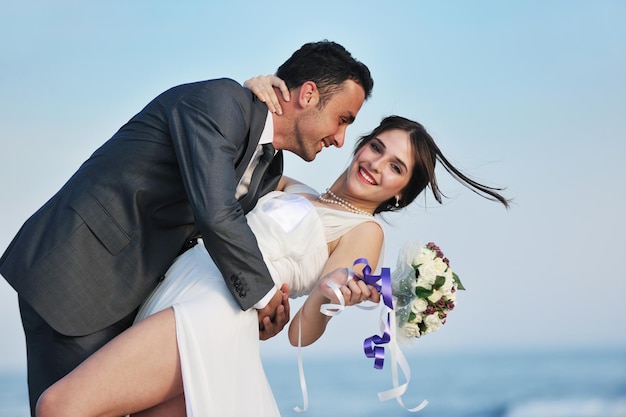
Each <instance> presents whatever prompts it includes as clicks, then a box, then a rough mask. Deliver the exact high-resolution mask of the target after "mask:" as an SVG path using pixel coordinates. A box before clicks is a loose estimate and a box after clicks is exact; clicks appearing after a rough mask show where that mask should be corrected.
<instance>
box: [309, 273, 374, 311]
mask: <svg viewBox="0 0 626 417" xmlns="http://www.w3.org/2000/svg"><path fill="white" fill-rule="evenodd" d="M329 280H330V281H333V282H334V283H335V284H337V285H339V286H340V287H339V291H340V292H341V294H342V295H343V298H344V302H345V305H346V306H353V305H355V304H359V303H362V302H363V301H372V302H374V303H378V302H379V301H380V294H379V293H378V291H377V290H376V289H375V288H374V287H372V286H371V285H367V284H366V283H365V281H363V280H360V279H354V278H353V274H350V273H348V268H339V269H336V270H334V271H333V272H331V273H329V274H328V275H326V276H325V277H324V278H322V279H321V280H320V282H319V284H318V288H319V289H320V291H321V292H322V293H323V294H324V296H325V297H326V298H328V300H329V301H330V302H332V303H338V302H339V300H337V297H336V295H335V293H334V291H333V289H332V288H331V287H329V286H328V281H329Z"/></svg>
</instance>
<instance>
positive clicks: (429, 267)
mask: <svg viewBox="0 0 626 417" xmlns="http://www.w3.org/2000/svg"><path fill="white" fill-rule="evenodd" d="M418 270H419V272H420V278H423V279H425V280H426V282H428V283H429V284H430V285H433V284H434V283H435V279H437V271H435V268H433V264H432V263H427V264H424V265H421V266H420V267H419V268H418Z"/></svg>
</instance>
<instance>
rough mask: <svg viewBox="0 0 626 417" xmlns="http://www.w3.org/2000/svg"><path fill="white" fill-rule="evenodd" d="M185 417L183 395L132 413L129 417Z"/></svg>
mask: <svg viewBox="0 0 626 417" xmlns="http://www.w3.org/2000/svg"><path fill="white" fill-rule="evenodd" d="M186 415H187V411H186V409H185V395H184V394H181V395H178V396H176V397H174V398H172V399H171V400H169V401H166V402H164V403H161V404H159V405H157V406H154V407H152V408H149V409H147V410H144V411H140V412H138V413H134V414H133V415H132V416H131V417H185V416H186Z"/></svg>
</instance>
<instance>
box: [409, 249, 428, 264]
mask: <svg viewBox="0 0 626 417" xmlns="http://www.w3.org/2000/svg"><path fill="white" fill-rule="evenodd" d="M432 260H433V253H432V252H431V251H430V250H423V249H422V250H421V251H420V253H418V254H417V256H415V258H413V265H423V264H427V263H429V262H430V261H432Z"/></svg>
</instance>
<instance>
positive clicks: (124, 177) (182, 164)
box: [0, 79, 282, 336]
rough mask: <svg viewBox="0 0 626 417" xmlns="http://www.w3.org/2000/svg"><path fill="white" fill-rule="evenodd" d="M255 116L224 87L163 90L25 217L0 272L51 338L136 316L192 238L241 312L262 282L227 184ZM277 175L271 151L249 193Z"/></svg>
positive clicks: (249, 146) (248, 142)
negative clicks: (200, 245) (52, 333)
mask: <svg viewBox="0 0 626 417" xmlns="http://www.w3.org/2000/svg"><path fill="white" fill-rule="evenodd" d="M266 117H267V108H266V106H265V105H264V104H263V103H261V102H259V101H258V100H256V99H255V98H254V97H253V96H252V94H251V93H250V92H249V91H248V90H247V89H245V88H243V87H241V86H239V84H237V83H236V82H234V81H232V80H226V79H222V80H211V81H203V82H197V83H192V84H185V85H181V86H177V87H174V88H172V89H170V90H168V91H166V92H164V93H163V94H161V95H160V96H158V97H157V98H156V99H154V100H153V101H152V102H150V103H149V104H148V105H147V106H146V107H145V108H144V109H143V110H142V111H141V112H139V113H138V114H137V115H136V116H134V117H133V118H132V119H131V120H130V121H129V122H128V123H126V124H125V125H124V126H123V127H122V128H121V129H120V130H119V131H118V132H117V133H116V134H115V135H114V136H113V137H112V138H111V139H110V140H109V141H107V142H106V143H105V144H104V145H103V146H102V147H100V148H99V149H98V150H96V152H95V153H94V154H93V155H92V156H91V157H90V158H89V159H88V160H87V161H86V162H85V163H84V164H83V165H82V166H81V167H80V168H79V170H78V171H77V172H76V173H75V174H74V175H73V176H72V177H71V178H70V179H69V181H68V182H67V183H66V184H65V185H64V186H63V188H62V189H61V190H60V191H59V192H58V193H57V194H56V195H54V196H53V197H52V198H51V199H50V200H49V201H48V202H47V203H46V204H45V205H44V206H43V207H41V208H40V209H39V210H38V211H37V212H36V213H35V214H34V215H33V216H32V217H31V218H30V219H28V220H27V221H26V223H25V224H24V225H23V226H22V228H21V229H20V231H19V232H18V234H17V235H16V237H15V238H14V240H13V241H12V242H11V244H10V245H9V247H8V248H7V250H6V252H5V253H4V255H3V256H2V258H0V273H1V274H2V275H3V276H4V277H5V279H6V280H7V281H8V282H9V283H10V284H11V286H13V288H15V290H16V291H17V292H18V293H19V294H20V296H22V297H23V298H24V299H25V300H26V301H27V302H28V303H29V304H30V305H31V306H33V308H34V309H35V310H36V311H37V312H38V313H39V314H40V315H41V316H42V317H43V318H44V319H45V320H46V321H47V322H48V323H49V324H50V325H51V326H52V327H53V328H54V329H55V330H57V331H59V332H60V333H63V334H66V335H70V336H77V335H84V334H89V333H92V332H94V331H97V330H100V329H102V328H104V327H107V326H109V325H111V324H113V323H115V322H116V321H118V320H120V319H121V318H123V317H125V316H127V315H128V314H129V313H131V312H132V311H133V310H134V309H136V308H137V307H138V306H139V304H140V303H141V302H142V301H143V300H144V299H145V298H146V297H147V295H148V294H149V293H150V291H151V290H152V289H153V288H154V287H155V286H156V285H157V283H158V282H159V280H160V279H161V278H162V276H163V274H164V273H165V271H166V270H167V268H168V267H169V265H170V264H171V263H172V261H173V260H174V258H175V257H176V256H177V254H178V253H179V251H180V250H181V247H182V246H183V245H184V244H185V242H186V241H188V240H189V239H190V238H192V237H194V236H198V235H201V236H202V237H203V240H204V243H205V246H206V247H207V249H208V251H209V253H210V254H211V257H212V258H213V259H214V260H215V262H216V264H217V265H218V267H219V269H220V270H221V272H222V274H223V275H224V279H225V281H226V283H227V285H228V286H229V288H230V289H231V292H232V293H233V296H234V297H235V299H236V300H237V302H238V303H239V305H240V306H241V308H242V309H248V308H250V307H251V306H252V305H254V303H256V302H257V301H258V300H259V299H260V298H261V297H262V296H263V295H265V294H266V293H267V292H268V291H269V290H270V289H271V287H272V285H273V282H272V280H271V277H270V275H269V272H268V270H267V267H266V266H265V264H264V262H263V259H262V256H261V253H260V251H259V249H258V247H257V243H256V239H255V237H254V235H253V234H252V232H251V231H250V228H249V227H248V226H247V223H246V221H245V215H244V210H243V209H242V207H241V205H240V204H239V202H238V201H237V200H236V198H235V188H236V185H237V183H238V181H239V178H240V177H241V175H242V173H243V171H244V170H245V168H246V166H247V165H248V162H249V160H250V158H251V156H252V154H253V152H254V149H255V148H256V146H257V144H258V141H259V138H260V135H261V132H262V130H263V127H264V125H265V120H266ZM281 170H282V155H278V157H277V158H275V160H274V161H273V162H272V165H271V166H270V171H272V172H271V173H270V174H268V176H267V177H266V182H265V183H264V188H263V190H262V191H261V192H260V193H259V194H263V193H266V192H268V191H269V190H270V189H272V188H274V187H275V186H276V183H277V181H278V176H279V175H280V172H281ZM250 208H251V207H247V208H246V210H249V209H250Z"/></svg>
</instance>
